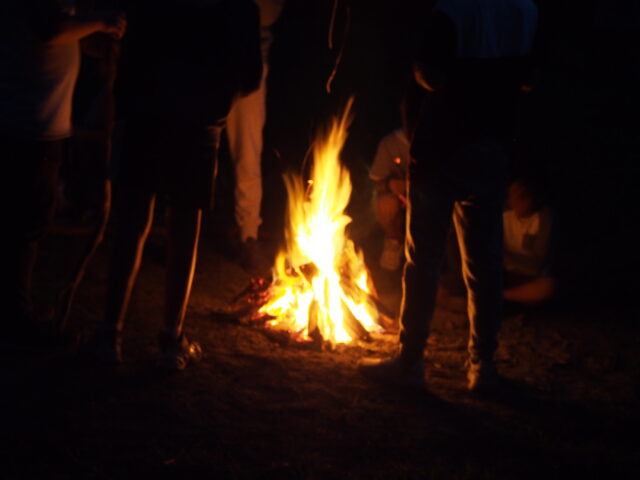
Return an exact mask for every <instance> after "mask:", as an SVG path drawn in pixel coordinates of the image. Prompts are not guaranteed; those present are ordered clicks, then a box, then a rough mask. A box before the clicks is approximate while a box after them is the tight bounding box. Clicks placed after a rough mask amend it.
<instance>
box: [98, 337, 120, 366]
mask: <svg viewBox="0 0 640 480" xmlns="http://www.w3.org/2000/svg"><path fill="white" fill-rule="evenodd" d="M92 347H93V348H92V350H93V351H92V353H93V358H94V359H95V360H96V361H97V362H99V363H101V364H103V365H120V364H121V363H122V332H118V331H115V330H106V329H105V330H103V329H99V330H98V332H97V333H96V336H95V337H94V339H93V346H92Z"/></svg>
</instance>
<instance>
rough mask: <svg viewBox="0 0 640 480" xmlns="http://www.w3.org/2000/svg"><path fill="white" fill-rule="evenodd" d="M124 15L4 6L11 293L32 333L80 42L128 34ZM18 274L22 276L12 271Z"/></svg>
mask: <svg viewBox="0 0 640 480" xmlns="http://www.w3.org/2000/svg"><path fill="white" fill-rule="evenodd" d="M125 29H126V20H125V18H124V16H122V15H121V14H119V13H117V12H89V13H86V14H77V15H76V13H75V8H74V2H71V1H56V0H42V1H31V0H30V1H19V2H10V1H7V2H3V3H2V7H0V128H1V129H2V134H1V135H0V157H1V158H2V161H3V163H4V165H5V166H6V167H7V168H11V171H12V173H11V182H12V183H13V187H14V188H13V189H12V191H13V192H14V193H12V198H11V199H10V200H9V199H8V201H7V205H9V204H11V205H15V206H16V207H13V212H15V215H16V217H15V219H13V222H12V225H13V226H12V227H11V231H10V233H9V236H10V238H11V243H15V244H14V245H12V246H11V250H10V251H11V252H12V253H14V254H16V261H15V263H14V265H15V266H16V270H15V279H12V281H11V282H10V285H11V288H12V291H11V292H10V294H9V298H10V301H11V303H12V304H13V305H12V306H13V307H14V308H15V311H16V321H15V322H12V324H11V325H10V327H9V329H14V330H15V332H14V333H15V334H16V335H20V332H22V333H24V334H25V335H28V334H29V333H32V332H33V331H34V330H37V328H38V327H39V324H38V322H37V321H36V315H35V313H34V307H33V304H32V298H31V283H32V282H31V279H32V274H33V269H34V266H35V262H36V256H37V249H38V243H39V241H40V240H41V239H42V237H43V235H44V234H45V233H46V231H47V229H48V227H49V226H50V224H51V222H52V220H53V213H54V207H55V198H56V188H57V184H58V177H59V172H60V166H61V164H62V161H63V159H64V157H65V153H66V148H67V140H68V139H69V137H71V135H72V128H71V103H72V97H73V92H74V88H75V85H76V79H77V76H78V71H79V68H80V47H79V43H78V42H79V40H80V39H82V38H84V37H87V36H89V35H91V34H94V33H105V34H109V35H112V36H114V37H116V38H120V37H122V36H123V35H124V32H125ZM12 275H14V274H12Z"/></svg>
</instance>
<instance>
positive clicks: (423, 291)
mask: <svg viewBox="0 0 640 480" xmlns="http://www.w3.org/2000/svg"><path fill="white" fill-rule="evenodd" d="M453 205H454V199H453V197H452V195H451V194H450V192H449V191H448V190H447V188H446V186H445V185H443V184H442V183H440V182H438V181H436V180H435V179H430V180H429V181H426V182H424V181H422V182H419V183H413V182H412V183H411V184H410V186H409V207H408V213H407V218H408V222H407V223H408V228H407V238H408V245H409V252H408V258H410V261H408V262H407V263H406V264H405V268H404V277H403V300H402V307H401V314H400V324H401V331H400V342H401V344H402V356H403V357H404V358H405V359H406V360H407V361H416V360H418V359H420V358H422V355H423V351H424V347H425V345H426V341H427V337H428V336H429V328H430V324H431V320H432V318H433V313H434V310H435V305H436V295H437V291H438V278H439V274H440V267H441V264H442V260H443V258H444V255H445V250H446V242H447V235H448V233H449V229H450V227H451V216H452V211H453ZM411 243H413V245H411Z"/></svg>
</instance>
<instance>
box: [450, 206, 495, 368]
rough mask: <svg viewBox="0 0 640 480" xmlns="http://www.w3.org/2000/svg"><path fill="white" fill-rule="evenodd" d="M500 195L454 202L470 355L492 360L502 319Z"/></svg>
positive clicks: (473, 359)
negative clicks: (464, 285)
mask: <svg viewBox="0 0 640 480" xmlns="http://www.w3.org/2000/svg"><path fill="white" fill-rule="evenodd" d="M502 198H503V197H502V196H501V195H492V196H487V197H485V198H474V199H472V200H470V201H465V202H456V205H455V210H454V224H455V227H456V232H457V235H458V242H459V245H460V256H461V259H462V275H463V278H464V282H465V284H466V286H467V313H468V316H469V345H468V349H469V358H470V360H471V362H472V363H473V362H479V361H492V360H493V354H494V352H495V350H496V347H497V335H498V330H499V328H500V322H501V320H502V206H503V205H502Z"/></svg>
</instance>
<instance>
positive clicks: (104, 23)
mask: <svg viewBox="0 0 640 480" xmlns="http://www.w3.org/2000/svg"><path fill="white" fill-rule="evenodd" d="M126 28H127V21H126V19H125V16H124V14H122V13H116V12H92V13H87V14H84V15H74V16H70V17H63V18H61V19H60V20H58V22H56V24H55V27H54V28H53V29H52V31H51V34H50V36H49V38H47V39H46V40H45V42H46V43H48V44H49V45H62V44H66V43H74V42H77V41H78V40H80V39H82V38H85V37H87V36H89V35H91V34H93V33H98V32H100V33H106V34H110V35H113V36H114V37H116V38H122V36H123V35H124V32H125V30H126Z"/></svg>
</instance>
